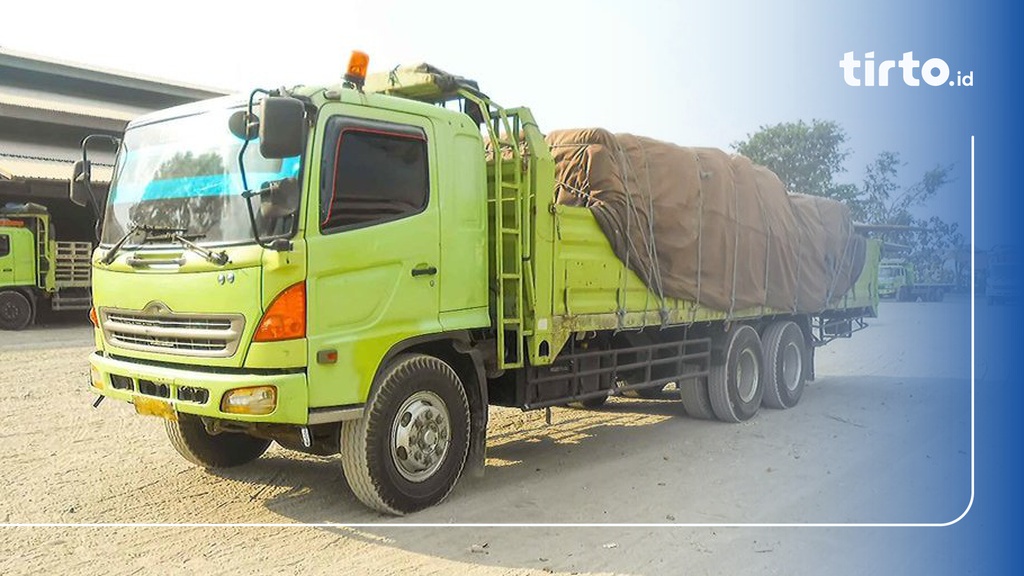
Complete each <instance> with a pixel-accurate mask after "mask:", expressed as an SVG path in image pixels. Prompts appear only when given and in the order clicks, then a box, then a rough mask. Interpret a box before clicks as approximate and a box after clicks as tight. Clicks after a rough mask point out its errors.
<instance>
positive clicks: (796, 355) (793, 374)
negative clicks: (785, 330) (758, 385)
mask: <svg viewBox="0 0 1024 576" xmlns="http://www.w3.org/2000/svg"><path fill="white" fill-rule="evenodd" d="M803 368H804V367H803V358H801V354H800V348H798V347H797V345H796V344H795V343H793V342H790V343H788V344H786V348H785V349H783V351H782V382H783V384H785V386H786V389H787V390H789V391H790V392H794V391H796V389H797V387H798V386H799V385H800V374H801V373H802V372H803Z"/></svg>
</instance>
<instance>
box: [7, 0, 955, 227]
mask: <svg viewBox="0 0 1024 576" xmlns="http://www.w3.org/2000/svg"><path fill="white" fill-rule="evenodd" d="M831 4H832V3H827V2H823V3H811V2H798V1H795V0H791V1H782V2H771V3H769V2H729V1H723V2H714V3H712V2H698V3H689V2H673V1H668V2H662V1H655V0H634V1H632V2H622V1H619V2H604V1H592V2H580V1H557V0H547V1H537V0H517V2H514V3H506V4H501V3H456V2H452V3H448V4H445V3H439V2H397V1H393V0H375V1H373V2H358V3H355V2H331V3H319V2H307V3H303V4H299V3H291V4H289V3H278V4H276V5H270V4H267V5H266V7H263V5H262V3H261V4H257V3H244V4H242V3H238V4H235V3H220V2H211V1H209V0H207V1H206V2H195V1H192V0H181V1H176V2H174V3H173V5H174V9H173V10H172V9H168V8H167V6H168V5H158V4H152V5H149V4H142V3H129V2H108V1H90V2H87V5H88V6H89V9H88V10H85V9H82V5H81V4H79V3H65V2H46V3H42V2H36V3H27V2H18V3H13V4H12V5H9V6H5V7H4V22H5V24H4V26H3V30H2V32H0V46H3V47H4V48H7V49H12V50H18V51H23V52H30V53H35V54H40V55H45V56H51V57H57V58H61V59H66V60H70V61H75V62H81V63H87V64H91V65H96V66H101V67H106V68H113V69H118V70H124V71H129V72H134V73H138V74H144V75H148V76H156V77H161V78H167V79H172V80H177V81H182V82H188V83H194V84H200V85H207V86H213V87H219V88H224V89H228V90H239V91H241V90H247V89H249V88H251V87H254V86H263V87H276V86H281V85H288V86H291V85H294V84H299V83H302V84H318V83H336V82H337V81H338V80H339V78H340V76H341V75H342V73H343V71H344V67H345V64H346V63H347V60H348V55H349V53H350V51H351V50H353V49H359V50H363V51H365V52H367V53H369V55H370V70H371V72H373V71H383V70H389V69H391V68H393V67H394V66H396V65H398V64H407V63H413V62H423V61H425V62H429V63H431V64H433V65H435V66H438V67H440V68H442V69H445V70H448V71H450V72H453V73H456V74H459V75H462V76H466V77H470V78H473V79H475V80H477V81H478V82H479V84H480V87H481V89H482V90H483V91H484V92H486V93H487V94H488V95H490V96H491V97H492V98H493V99H494V100H496V101H497V102H499V103H502V104H503V105H505V106H519V105H525V106H529V107H530V108H531V109H532V110H533V111H534V114H535V116H536V117H537V119H538V121H539V123H540V125H541V128H542V130H545V131H547V130H552V129H556V128H573V127H585V126H600V127H603V128H608V129H610V130H612V131H616V132H629V133H634V134H640V135H645V136H651V137H654V138H659V139H662V140H667V141H671V142H675V143H678V144H682V145H692V146H714V147H719V148H724V149H727V150H731V144H733V143H735V142H737V141H738V140H741V139H744V138H745V137H746V136H747V135H748V134H750V133H753V132H755V131H756V130H757V129H758V128H759V127H760V126H764V125H770V124H775V123H778V122H786V121H794V120H801V119H802V120H806V121H810V120H811V119H815V118H818V119H825V120H835V121H837V122H839V123H840V124H841V125H842V126H843V127H844V128H845V130H846V131H847V133H848V135H849V140H848V146H849V148H850V150H851V152H852V155H851V157H850V159H849V161H848V162H847V169H848V173H847V174H845V175H843V176H841V177H840V181H844V182H856V183H859V182H860V180H861V178H862V176H863V170H864V166H865V165H866V164H867V163H868V162H870V160H871V159H872V158H873V157H874V156H875V155H876V154H877V153H879V152H881V151H882V150H895V151H898V152H900V153H901V155H902V157H903V158H904V160H905V161H906V163H907V164H906V166H905V167H904V170H903V173H902V176H903V178H902V180H903V183H904V184H910V183H911V182H913V181H914V180H916V179H917V178H919V177H920V176H921V175H922V174H923V173H924V172H925V171H926V170H928V169H930V168H932V167H934V166H936V165H938V164H943V165H946V164H953V165H954V177H955V178H956V182H954V184H953V185H951V186H949V187H947V189H945V190H943V191H942V193H941V194H940V196H939V198H937V199H936V200H935V201H934V202H933V203H932V205H931V206H926V207H924V208H923V209H922V210H920V211H919V215H922V216H929V215H932V214H935V215H939V216H941V217H943V218H945V219H947V220H952V221H956V222H958V223H959V224H960V227H961V229H966V228H967V227H968V226H969V221H968V219H967V216H966V215H967V211H966V210H965V206H967V204H966V199H967V198H968V197H969V188H968V184H969V181H970V177H969V168H970V166H969V158H970V157H969V154H968V151H969V138H968V137H967V135H966V134H965V133H964V131H963V130H959V131H956V132H955V133H952V132H950V133H944V134H941V135H940V134H936V133H934V130H935V127H934V126H933V125H932V124H931V123H930V121H929V118H928V117H927V114H928V110H929V109H930V106H931V105H932V104H933V103H935V102H931V101H928V102H924V103H922V101H921V98H922V92H921V91H917V92H914V91H913V90H911V89H900V88H894V89H892V90H889V91H887V92H885V93H881V92H874V93H872V92H871V91H870V90H869V91H860V92H856V91H851V89H850V88H849V87H847V86H846V85H845V84H843V82H842V75H841V71H840V69H839V67H838V62H839V59H840V58H841V57H842V54H843V52H845V51H847V50H858V51H866V50H873V49H879V50H881V49H883V47H885V46H887V45H889V44H892V45H893V48H894V50H893V51H890V53H894V52H895V51H897V50H902V49H904V48H905V47H906V46H913V48H914V49H917V50H919V51H925V52H926V51H927V50H929V49H931V48H932V47H933V46H936V45H938V46H949V43H950V42H956V41H957V40H956V38H955V37H950V36H949V35H948V34H946V35H942V34H940V32H939V31H936V30H935V29H934V28H931V29H930V28H927V27H917V28H907V27H905V26H904V27H901V26H900V24H899V23H900V22H906V21H913V20H914V19H915V18H918V15H917V14H916V12H915V10H916V8H915V6H914V4H915V3H909V4H908V5H905V6H902V7H894V6H890V5H888V4H884V6H885V7H886V8H885V12H884V14H886V17H885V18H882V19H879V17H878V14H879V12H877V11H875V10H873V9H872V8H871V6H868V5H866V4H863V3H860V4H857V5H850V6H832V5H831ZM916 4H920V3H916ZM880 5H883V4H880ZM150 6H152V7H150ZM160 6H162V7H160ZM300 7H301V9H300ZM956 21H957V22H962V19H961V18H959V17H957V19H956ZM922 53H923V52H922ZM951 92H952V91H946V94H945V95H944V96H943V97H945V98H951V97H953V96H951V95H950V94H951ZM928 97H932V96H931V95H928ZM936 97H937V96H936ZM915 127H916V128H915ZM950 129H951V130H952V128H950ZM936 142H942V143H943V144H944V145H943V146H942V147H938V146H936V145H935V144H936Z"/></svg>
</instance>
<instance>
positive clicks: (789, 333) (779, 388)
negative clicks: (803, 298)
mask: <svg viewBox="0 0 1024 576" xmlns="http://www.w3.org/2000/svg"><path fill="white" fill-rule="evenodd" d="M761 347H762V348H763V349H764V368H765V372H764V397H763V398H762V403H763V404H764V405H765V406H768V407H769V408H780V409H783V408H792V407H793V406H796V405H797V403H798V402H800V397H801V396H802V395H803V393H804V384H805V383H806V382H807V371H806V368H805V365H804V359H805V358H807V344H806V340H805V339H804V333H803V331H802V330H800V327H799V326H797V325H796V323H795V322H790V321H780V322H775V323H773V324H772V325H771V326H769V327H768V329H767V330H765V331H764V334H763V335H762V336H761Z"/></svg>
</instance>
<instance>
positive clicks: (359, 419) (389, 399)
mask: <svg viewBox="0 0 1024 576" xmlns="http://www.w3.org/2000/svg"><path fill="white" fill-rule="evenodd" d="M359 67H360V66H358V65H357V66H355V68H356V69H358V68H359ZM396 76H397V78H396ZM347 80H349V81H351V83H346V84H343V85H340V86H330V87H299V88H295V89H292V90H287V91H285V90H281V91H262V94H261V93H260V92H261V91H254V92H253V94H251V95H250V96H249V99H248V101H245V99H244V98H235V99H231V98H227V99H218V100H211V101H207V102H202V103H197V104H192V105H187V106H183V107H178V108H174V109H170V110H166V111H163V112H158V113H155V114H152V115H148V116H145V117H143V118H140V119H137V120H136V121H134V122H132V123H131V124H130V125H129V126H128V128H127V131H126V133H125V135H124V144H123V145H122V146H121V147H120V152H119V157H118V161H117V167H116V168H115V176H114V181H113V183H112V185H111V188H110V196H109V201H108V203H107V209H106V211H105V214H104V216H103V233H102V239H101V243H100V247H99V248H98V249H97V250H96V252H95V255H94V258H93V263H94V269H93V290H94V292H93V295H94V301H95V316H96V323H97V325H96V331H95V333H96V348H97V350H96V352H95V353H93V354H92V355H91V357H90V363H91V371H92V375H91V379H92V386H93V389H94V391H95V392H96V393H98V394H99V395H101V396H102V397H107V398H113V399H116V400H122V401H126V402H130V403H132V404H134V407H135V409H136V411H137V412H139V413H141V414H149V415H157V416H160V417H163V418H165V419H166V422H165V425H166V430H167V434H168V437H169V439H170V442H171V444H172V445H173V446H174V447H175V448H176V449H177V451H178V452H179V453H180V454H181V455H182V456H183V457H184V458H186V459H188V460H189V461H191V462H193V463H195V464H197V465H199V466H202V467H206V468H220V467H227V466H236V465H241V464H244V463H246V462H249V461H252V460H254V459H256V458H259V457H260V456H261V455H262V454H263V453H264V451H266V450H267V448H268V446H269V445H270V443H271V442H277V443H278V444H280V445H281V446H284V447H286V448H289V449H293V450H297V451H301V452H306V453H313V454H320V455H333V454H339V453H340V455H341V457H340V460H341V465H342V468H343V470H344V475H345V477H346V479H347V480H348V483H349V485H350V486H351V488H352V491H353V492H354V493H355V495H356V496H357V497H358V498H359V499H360V500H361V501H362V502H363V503H365V504H366V505H368V506H370V507H372V508H374V509H376V510H379V511H381V512H384V513H389V514H405V513H409V512H413V511H416V510H419V509H422V508H424V507H427V506H431V505H433V504H436V503H438V502H440V501H441V500H442V499H444V498H445V497H446V496H447V494H448V493H449V492H450V491H451V489H452V488H453V486H454V485H455V483H456V481H457V480H458V478H459V477H460V476H461V475H462V473H463V472H464V469H465V470H466V471H470V472H473V473H477V474H479V473H482V472H483V467H484V461H485V442H486V431H487V422H488V406H489V405H500V406H511V407H518V408H521V409H524V410H533V409H543V408H546V407H551V406H561V405H567V404H571V403H577V404H583V405H587V406H597V405H600V404H601V403H603V402H604V400H605V398H607V397H608V396H609V395H615V394H624V393H634V392H638V391H650V390H658V389H662V388H665V387H666V385H667V384H670V383H673V382H674V383H676V386H677V387H678V389H679V395H680V398H681V405H682V408H683V409H684V410H685V412H686V413H687V414H689V415H691V416H693V417H698V418H706V419H712V418H717V419H720V420H724V421H731V422H739V421H743V420H747V419H749V418H751V417H753V416H754V415H755V414H756V413H757V411H758V409H759V408H760V407H761V405H762V404H764V405H766V406H769V407H774V408H789V407H791V406H793V405H795V404H796V403H797V402H798V401H799V399H800V396H801V393H802V391H803V387H804V384H805V382H806V381H808V380H810V379H812V378H813V377H814V364H813V361H814V350H815V348H816V347H817V346H820V345H822V344H825V343H827V342H829V341H830V340H833V339H835V338H840V337H848V336H850V334H852V333H853V332H854V331H856V330H858V329H860V328H863V327H864V326H865V322H864V318H866V317H871V316H874V314H875V310H876V307H877V302H878V295H877V292H876V282H877V263H878V258H879V245H878V243H877V242H869V244H868V249H867V264H866V265H865V267H864V272H863V273H862V274H861V276H860V279H859V280H858V281H857V283H856V285H855V286H854V288H853V289H851V290H850V291H849V292H848V293H847V294H845V295H844V296H842V297H841V298H839V299H838V300H837V303H836V305H835V306H834V307H830V308H829V309H826V310H822V311H820V312H818V313H814V314H793V313H791V312H786V311H780V310H771V309H765V308H756V309H745V310H734V311H733V312H732V313H731V314H730V313H726V312H722V311H718V310H712V309H709V308H706V307H704V306H701V305H699V304H698V303H696V302H691V301H686V300H679V299H672V298H668V299H665V298H659V297H657V296H655V295H654V294H652V292H651V291H650V290H649V289H648V288H647V287H646V286H645V285H644V284H643V283H642V282H641V280H640V278H639V277H638V276H637V275H636V274H635V273H633V272H632V271H630V270H629V269H628V268H627V267H625V266H624V265H623V263H622V261H620V260H619V259H618V258H617V257H616V256H615V254H614V253H613V251H612V248H611V246H610V244H609V242H608V239H607V238H606V237H605V235H604V234H603V233H602V231H601V229H600V228H599V227H598V224H597V223H596V222H595V219H594V217H593V215H592V214H591V212H590V211H589V210H588V209H587V208H581V207H570V206H562V205H557V204H555V203H554V192H553V191H554V189H555V182H554V177H553V163H552V156H551V152H550V150H549V149H548V147H547V146H546V145H545V142H544V140H543V136H542V134H541V132H540V130H539V128H538V126H537V123H536V121H535V120H534V118H533V116H532V115H531V113H530V111H529V110H528V109H526V108H515V109H507V108H503V107H501V106H499V105H498V104H496V103H495V102H493V101H492V100H490V99H489V98H488V97H487V96H485V95H484V94H483V93H481V92H480V91H479V90H478V89H477V87H476V84H475V83H474V82H471V81H468V80H465V79H462V78H459V77H453V76H450V75H444V74H440V73H437V72H435V71H432V70H429V69H428V70H426V71H420V72H399V73H397V74H395V73H393V74H391V75H390V76H385V77H384V78H383V79H380V80H374V78H373V77H371V78H370V79H367V83H366V85H365V87H364V86H363V85H362V82H363V77H362V76H361V75H360V74H359V71H358V70H355V71H354V72H352V74H351V75H350V76H347ZM496 150H497V151H500V152H499V153H495V152H494V151H496ZM89 172H90V167H89V164H88V161H87V160H83V161H81V162H79V163H78V165H77V166H76V170H75V173H76V178H75V179H74V181H73V183H72V190H71V196H72V199H73V200H75V201H76V202H77V203H80V204H83V203H85V202H87V201H90V202H91V200H88V199H89V195H90V194H89V187H88V181H89ZM196 230H204V231H205V232H203V233H198V232H196ZM99 400H102V398H99V399H98V400H97V401H99Z"/></svg>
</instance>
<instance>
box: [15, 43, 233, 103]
mask: <svg viewBox="0 0 1024 576" xmlns="http://www.w3.org/2000/svg"><path fill="white" fill-rule="evenodd" d="M0 66H7V67H11V68H18V69H21V70H31V71H34V72H41V73H48V74H54V75H57V76H63V77H67V78H78V79H82V80H88V81H92V82H98V83H100V84H109V85H113V86H125V87H130V88H134V89H136V90H145V91H147V92H154V93H157V94H167V95H173V96H179V97H181V98H185V99H188V100H201V99H204V98H213V97H215V96H221V95H224V94H227V93H228V92H229V91H228V90H223V89H221V88H214V87H211V86H200V85H198V84H188V83H185V82H178V81H174V80H166V79H163V78H156V77H152V76H145V75H142V74H132V73H129V72H124V71H119V70H111V69H109V68H102V67H99V66H93V65H90V64H82V63H78V62H71V61H68V60H62V59H58V58H53V57H50V56H41V55H38V54H29V53H26V52H18V51H16V50H11V49H8V48H2V47H0Z"/></svg>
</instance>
